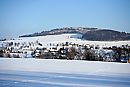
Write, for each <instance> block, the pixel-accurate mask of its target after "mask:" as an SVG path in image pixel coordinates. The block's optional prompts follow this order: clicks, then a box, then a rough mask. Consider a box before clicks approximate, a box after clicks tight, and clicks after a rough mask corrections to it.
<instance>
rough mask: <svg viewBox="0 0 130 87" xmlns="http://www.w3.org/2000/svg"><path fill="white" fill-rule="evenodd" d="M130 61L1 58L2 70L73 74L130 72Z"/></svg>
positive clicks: (0, 67)
mask: <svg viewBox="0 0 130 87" xmlns="http://www.w3.org/2000/svg"><path fill="white" fill-rule="evenodd" d="M129 66H130V63H114V62H100V61H81V60H56V59H33V58H0V71H6V70H16V71H33V72H52V73H71V74H72V73H73V74H117V73H121V74H123V73H124V74H130V67H129Z"/></svg>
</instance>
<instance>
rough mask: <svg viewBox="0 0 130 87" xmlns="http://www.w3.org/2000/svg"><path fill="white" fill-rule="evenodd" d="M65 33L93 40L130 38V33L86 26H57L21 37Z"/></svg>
mask: <svg viewBox="0 0 130 87" xmlns="http://www.w3.org/2000/svg"><path fill="white" fill-rule="evenodd" d="M65 33H80V34H82V35H83V36H82V39H84V40H91V41H118V40H130V33H126V32H119V31H114V30H109V29H98V28H86V27H76V28H75V27H65V28H56V29H52V30H50V31H42V32H40V33H33V34H29V35H22V36H19V37H35V36H46V35H58V34H65Z"/></svg>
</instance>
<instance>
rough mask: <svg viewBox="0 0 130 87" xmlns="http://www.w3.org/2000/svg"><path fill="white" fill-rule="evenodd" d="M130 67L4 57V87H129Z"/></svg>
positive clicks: (0, 83)
mask: <svg viewBox="0 0 130 87" xmlns="http://www.w3.org/2000/svg"><path fill="white" fill-rule="evenodd" d="M129 85H130V64H129V63H114V62H113V63H112V62H99V61H81V60H56V59H55V60H53V59H32V58H30V59H26V58H19V59H18V58H0V87H97V86H99V87H129Z"/></svg>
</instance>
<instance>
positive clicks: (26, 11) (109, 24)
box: [0, 0, 130, 38]
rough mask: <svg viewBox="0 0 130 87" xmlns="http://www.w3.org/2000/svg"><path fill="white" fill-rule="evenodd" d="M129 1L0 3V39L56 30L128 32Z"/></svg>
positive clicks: (7, 0)
mask: <svg viewBox="0 0 130 87" xmlns="http://www.w3.org/2000/svg"><path fill="white" fill-rule="evenodd" d="M129 8H130V0H0V31H1V32H0V38H5V37H18V36H19V35H23V34H29V33H34V32H41V31H43V30H51V29H53V28H59V27H97V28H107V29H113V30H118V31H125V32H130V9H129Z"/></svg>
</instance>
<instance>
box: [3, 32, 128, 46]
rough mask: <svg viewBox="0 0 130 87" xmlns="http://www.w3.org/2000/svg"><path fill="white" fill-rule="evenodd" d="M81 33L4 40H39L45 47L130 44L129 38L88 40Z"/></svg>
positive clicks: (20, 41)
mask: <svg viewBox="0 0 130 87" xmlns="http://www.w3.org/2000/svg"><path fill="white" fill-rule="evenodd" d="M81 37H82V35H81V34H78V33H72V34H60V35H47V36H37V37H22V38H15V39H14V40H7V41H4V42H3V43H6V42H19V43H24V42H26V44H28V42H34V43H35V42H36V41H38V42H40V43H42V44H44V46H45V47H49V44H50V43H52V44H58V43H59V44H62V43H65V42H70V43H76V44H80V45H83V44H89V45H94V46H99V47H104V46H105V47H112V46H118V47H119V46H122V45H130V40H128V41H88V40H82V39H81Z"/></svg>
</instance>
